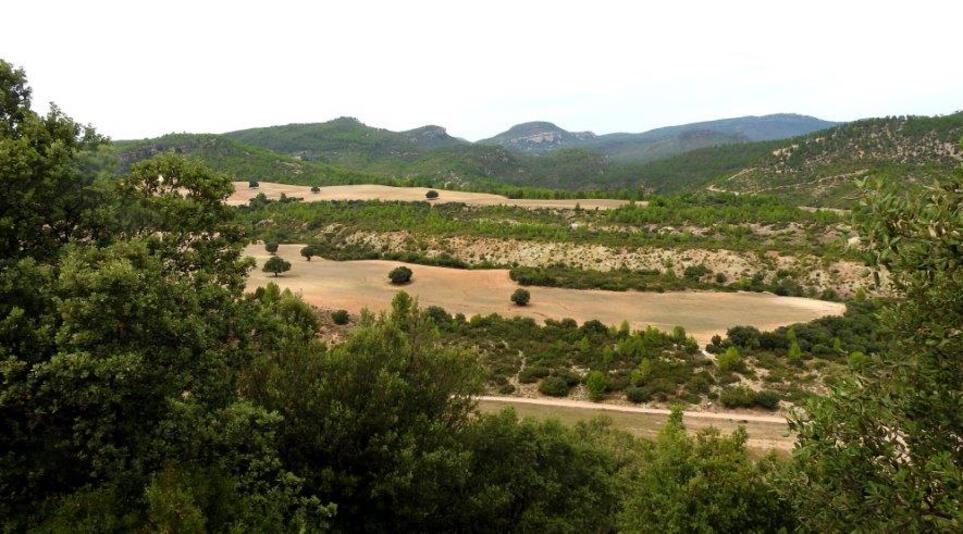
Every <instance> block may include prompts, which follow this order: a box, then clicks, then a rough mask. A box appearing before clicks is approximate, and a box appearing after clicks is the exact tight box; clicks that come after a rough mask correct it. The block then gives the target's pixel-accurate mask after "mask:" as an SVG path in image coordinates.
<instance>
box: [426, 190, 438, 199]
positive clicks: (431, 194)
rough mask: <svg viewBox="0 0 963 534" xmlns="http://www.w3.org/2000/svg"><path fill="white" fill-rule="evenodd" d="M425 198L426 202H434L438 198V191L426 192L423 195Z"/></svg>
mask: <svg viewBox="0 0 963 534" xmlns="http://www.w3.org/2000/svg"><path fill="white" fill-rule="evenodd" d="M425 198H427V199H428V200H434V199H436V198H438V191H435V190H434V189H432V190H430V191H428V192H427V193H425Z"/></svg>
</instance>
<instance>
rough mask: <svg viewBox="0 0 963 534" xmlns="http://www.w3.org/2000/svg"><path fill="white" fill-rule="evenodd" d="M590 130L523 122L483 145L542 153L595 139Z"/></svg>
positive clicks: (481, 142)
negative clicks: (571, 129)
mask: <svg viewBox="0 0 963 534" xmlns="http://www.w3.org/2000/svg"><path fill="white" fill-rule="evenodd" d="M595 137H596V136H595V134H593V133H592V132H570V131H568V130H565V129H562V128H559V127H558V126H557V125H555V124H553V123H551V122H541V121H539V122H525V123H522V124H516V125H515V126H512V127H511V128H509V129H508V130H506V131H504V132H502V133H500V134H498V135H496V136H494V137H490V138H488V139H482V140H481V141H478V143H479V144H483V145H499V146H503V147H505V148H509V149H512V150H517V151H519V152H532V153H544V152H549V151H551V150H555V149H558V148H567V147H575V146H580V145H582V144H584V142H586V141H590V140H592V139H595Z"/></svg>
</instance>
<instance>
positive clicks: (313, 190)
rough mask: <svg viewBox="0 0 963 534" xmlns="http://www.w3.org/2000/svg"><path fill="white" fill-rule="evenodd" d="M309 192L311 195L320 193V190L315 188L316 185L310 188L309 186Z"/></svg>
mask: <svg viewBox="0 0 963 534" xmlns="http://www.w3.org/2000/svg"><path fill="white" fill-rule="evenodd" d="M311 192H312V193H320V192H321V188H320V187H318V186H316V185H312V186H311Z"/></svg>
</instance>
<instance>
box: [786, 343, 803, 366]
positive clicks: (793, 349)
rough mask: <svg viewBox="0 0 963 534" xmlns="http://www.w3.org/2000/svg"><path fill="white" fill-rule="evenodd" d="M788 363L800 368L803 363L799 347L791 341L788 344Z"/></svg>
mask: <svg viewBox="0 0 963 534" xmlns="http://www.w3.org/2000/svg"><path fill="white" fill-rule="evenodd" d="M789 363H791V364H793V365H796V366H800V365H802V363H803V352H802V349H801V348H800V347H799V342H798V341H796V340H795V339H793V340H792V341H791V342H790V343H789Z"/></svg>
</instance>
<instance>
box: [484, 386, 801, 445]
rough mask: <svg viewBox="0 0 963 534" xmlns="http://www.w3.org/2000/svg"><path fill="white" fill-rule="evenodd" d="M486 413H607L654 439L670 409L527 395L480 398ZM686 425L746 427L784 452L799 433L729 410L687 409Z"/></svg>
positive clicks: (565, 419) (586, 416)
mask: <svg viewBox="0 0 963 534" xmlns="http://www.w3.org/2000/svg"><path fill="white" fill-rule="evenodd" d="M476 398H477V400H478V408H479V410H481V411H482V412H483V413H497V412H500V411H502V410H504V409H505V408H507V407H509V406H510V407H512V408H513V409H514V410H515V412H516V413H517V414H518V415H519V416H520V417H523V418H531V419H537V420H547V419H554V420H557V421H561V422H562V423H565V424H569V425H571V424H575V423H578V422H581V421H588V420H590V419H593V418H595V417H598V416H599V415H601V414H604V415H605V416H606V417H607V418H608V419H609V421H610V422H611V424H612V427H613V428H616V429H619V430H622V431H625V432H628V433H630V434H633V435H635V436H638V437H642V438H646V439H653V438H655V436H656V435H658V433H659V430H660V429H661V428H662V427H663V426H664V425H665V423H666V421H667V420H668V414H669V410H662V409H658V408H641V407H638V406H619V405H613V404H598V403H594V402H585V401H575V400H568V399H548V398H536V399H533V398H524V397H495V396H482V397H476ZM683 424H685V427H686V429H687V430H688V431H689V432H691V433H695V432H698V431H700V430H704V429H707V428H710V427H712V428H716V429H718V430H719V431H720V432H722V433H724V434H728V433H731V432H733V431H735V430H736V429H737V428H740V427H742V428H744V429H745V430H746V433H747V434H748V439H747V441H746V445H747V446H748V447H749V448H750V449H754V450H755V451H756V452H758V453H765V452H768V451H772V450H777V451H782V452H784V453H786V452H789V451H790V450H792V448H793V446H794V445H795V443H796V436H795V435H793V434H792V433H791V432H790V431H789V425H788V423H787V422H786V419H784V418H782V417H779V416H770V415H755V414H741V413H727V412H691V411H686V412H683Z"/></svg>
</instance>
